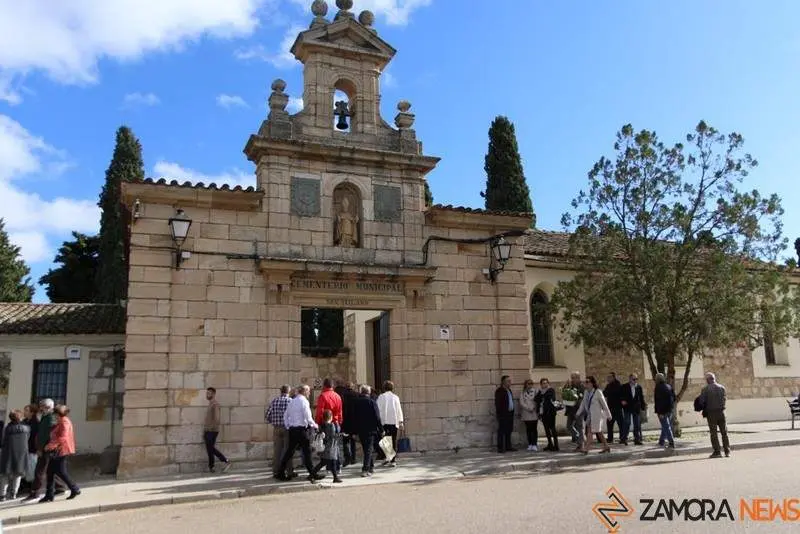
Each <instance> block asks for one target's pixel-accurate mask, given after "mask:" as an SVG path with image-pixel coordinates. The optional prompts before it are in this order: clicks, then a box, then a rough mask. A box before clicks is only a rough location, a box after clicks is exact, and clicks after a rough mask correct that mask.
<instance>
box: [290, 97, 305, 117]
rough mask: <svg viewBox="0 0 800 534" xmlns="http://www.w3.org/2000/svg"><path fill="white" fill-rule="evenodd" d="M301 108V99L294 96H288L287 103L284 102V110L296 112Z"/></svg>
mask: <svg viewBox="0 0 800 534" xmlns="http://www.w3.org/2000/svg"><path fill="white" fill-rule="evenodd" d="M302 109H303V99H302V98H299V97H296V96H290V97H289V103H288V104H286V111H288V112H289V113H297V112H298V111H300V110H302Z"/></svg>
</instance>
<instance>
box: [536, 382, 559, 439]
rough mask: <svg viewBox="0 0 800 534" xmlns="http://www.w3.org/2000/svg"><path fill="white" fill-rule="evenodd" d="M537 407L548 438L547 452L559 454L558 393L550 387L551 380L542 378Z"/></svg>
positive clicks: (537, 394) (537, 395)
mask: <svg viewBox="0 0 800 534" xmlns="http://www.w3.org/2000/svg"><path fill="white" fill-rule="evenodd" d="M535 399H536V406H537V407H538V409H539V417H541V419H542V428H544V434H545V436H547V447H545V448H544V450H546V451H553V452H558V434H557V433H556V413H558V409H557V408H556V391H555V390H554V389H553V388H552V387H550V380H548V379H547V378H542V379H541V380H539V391H538V392H537V393H536V397H535Z"/></svg>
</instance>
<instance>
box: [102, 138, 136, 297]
mask: <svg viewBox="0 0 800 534" xmlns="http://www.w3.org/2000/svg"><path fill="white" fill-rule="evenodd" d="M141 179H144V162H143V160H142V145H141V144H140V143H139V140H138V139H137V138H136V136H135V135H134V134H133V132H132V131H131V129H130V128H128V127H127V126H121V127H120V128H119V129H118V130H117V141H116V145H115V146H114V155H113V157H112V158H111V164H110V165H109V166H108V169H107V170H106V183H105V185H104V186H103V191H102V192H101V193H100V201H99V202H98V203H97V205H98V206H100V209H101V210H102V215H101V217H100V235H99V238H100V245H99V256H100V262H99V268H98V270H97V278H96V284H97V291H96V293H95V301H96V302H106V303H113V304H116V303H118V302H119V301H120V300H122V299H124V298H126V296H127V294H128V228H127V223H128V210H127V209H126V208H125V207H124V206H123V205H122V199H121V198H120V185H121V184H122V182H132V181H135V180H141Z"/></svg>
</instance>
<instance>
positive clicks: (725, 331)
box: [552, 122, 796, 399]
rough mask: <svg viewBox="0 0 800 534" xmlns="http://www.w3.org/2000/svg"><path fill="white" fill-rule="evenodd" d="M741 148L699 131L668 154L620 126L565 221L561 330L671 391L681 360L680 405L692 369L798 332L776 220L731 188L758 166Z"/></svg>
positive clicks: (774, 210) (776, 202) (556, 300)
mask: <svg viewBox="0 0 800 534" xmlns="http://www.w3.org/2000/svg"><path fill="white" fill-rule="evenodd" d="M743 142H744V141H743V138H742V136H741V135H739V134H737V133H731V134H728V135H723V134H721V133H719V132H718V131H717V130H715V129H714V128H712V127H711V126H709V125H707V124H706V123H705V122H700V123H699V124H698V125H697V127H696V128H695V130H694V131H693V132H692V133H690V134H689V135H687V136H686V143H685V144H680V143H679V144H676V145H674V146H667V145H665V144H664V143H663V142H662V141H660V140H659V138H658V137H657V136H656V134H655V132H652V131H647V130H642V131H639V132H636V131H634V129H633V127H632V126H631V125H626V126H624V127H623V128H622V130H621V131H620V132H619V133H618V134H617V139H616V143H615V144H614V149H615V151H616V157H615V158H614V159H606V158H605V157H603V158H601V159H600V161H598V162H597V163H596V164H595V165H594V167H593V168H592V170H591V171H590V172H589V184H588V190H587V191H586V192H581V193H580V194H579V195H578V197H577V198H576V199H575V200H573V203H572V206H573V208H574V213H573V214H565V215H564V218H563V223H564V225H565V226H566V227H568V228H574V229H575V232H574V234H573V235H572V238H571V242H570V257H571V260H572V261H573V262H574V267H575V269H576V271H577V274H576V276H575V277H574V279H573V280H571V281H568V282H562V283H560V284H559V285H558V287H557V288H556V291H555V292H554V296H553V299H552V306H553V311H560V312H561V313H560V316H559V317H558V318H557V319H556V320H557V321H558V322H559V323H560V325H561V327H562V330H563V331H564V332H565V333H566V334H568V336H569V337H570V338H571V341H572V342H574V343H583V344H584V346H586V347H587V348H589V349H600V351H601V352H602V351H603V350H608V351H621V352H630V353H635V354H641V353H644V354H646V355H647V361H648V363H649V367H650V371H651V373H652V374H653V375H655V374H656V373H658V372H664V373H665V374H666V375H667V377H668V380H669V382H670V383H672V384H673V386H674V385H675V372H676V371H675V368H676V359H678V358H680V359H681V360H683V361H685V366H686V367H685V370H684V373H683V382H682V384H681V386H680V388H676V393H677V396H678V399H680V398H681V397H682V395H683V394H684V392H685V391H686V388H687V386H688V378H689V372H690V369H691V366H692V362H693V360H694V358H695V357H702V355H703V354H707V353H709V352H711V351H716V350H726V349H730V348H731V347H733V346H735V345H738V346H740V347H741V346H743V343H747V344H748V345H749V346H750V348H754V347H755V346H757V345H758V344H760V343H763V338H764V336H765V335H769V336H771V337H772V339H773V340H774V341H775V342H779V341H781V340H785V339H786V337H787V336H788V335H790V334H791V333H792V331H793V329H794V328H795V324H796V323H795V321H796V315H795V309H796V308H794V304H793V298H794V297H793V296H792V295H793V294H794V290H793V288H792V286H790V284H789V280H788V276H785V269H784V267H782V266H779V265H778V264H777V263H775V262H776V260H777V258H778V255H779V254H780V253H781V252H782V251H783V250H784V249H785V248H786V245H787V240H786V239H784V238H783V237H782V234H781V232H782V228H781V222H780V217H781V215H782V214H783V209H782V208H781V203H780V199H779V198H778V197H777V196H776V195H771V196H762V195H761V194H760V193H759V192H758V191H757V190H753V191H742V190H740V189H739V188H738V186H739V184H740V183H741V182H742V180H743V179H744V178H745V177H746V176H747V175H748V173H749V171H750V170H751V169H752V168H754V167H755V166H756V165H757V162H756V161H755V160H754V159H753V158H752V157H751V156H750V155H749V154H746V153H743V151H742V147H743ZM679 361H680V360H679ZM681 365H683V362H681Z"/></svg>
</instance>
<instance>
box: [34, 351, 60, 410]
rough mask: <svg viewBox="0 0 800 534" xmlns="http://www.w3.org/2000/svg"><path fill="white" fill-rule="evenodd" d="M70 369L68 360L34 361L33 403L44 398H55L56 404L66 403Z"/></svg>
mask: <svg viewBox="0 0 800 534" xmlns="http://www.w3.org/2000/svg"><path fill="white" fill-rule="evenodd" d="M68 369H69V361H67V360H36V361H34V363H33V388H32V390H31V403H32V404H36V403H38V402H39V401H40V400H42V399H53V401H54V402H55V403H56V404H66V403H67V376H68Z"/></svg>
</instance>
